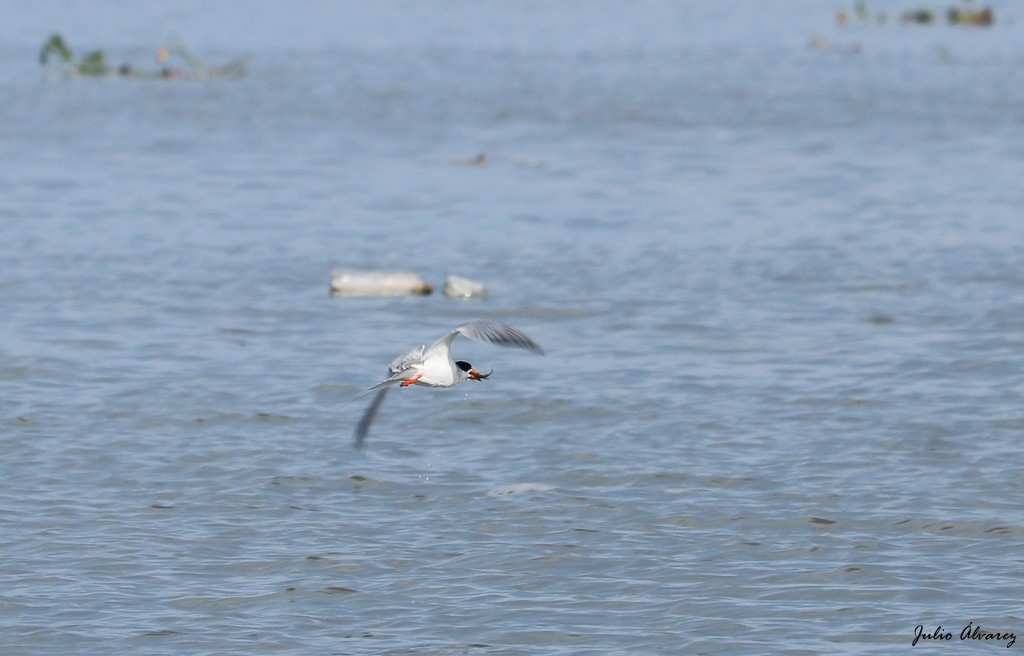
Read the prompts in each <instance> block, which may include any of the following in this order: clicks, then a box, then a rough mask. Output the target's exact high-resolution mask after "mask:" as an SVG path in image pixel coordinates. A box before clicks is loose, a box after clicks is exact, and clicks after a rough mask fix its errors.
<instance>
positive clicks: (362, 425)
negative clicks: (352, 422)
mask: <svg viewBox="0 0 1024 656" xmlns="http://www.w3.org/2000/svg"><path fill="white" fill-rule="evenodd" d="M385 382H387V381H385ZM389 389H391V388H390V387H382V388H381V390H380V391H379V392H377V396H375V397H373V402H372V403H370V405H369V406H367V408H366V411H365V412H363V416H362V417H360V418H359V423H358V424H356V432H355V437H354V439H353V440H352V445H353V446H355V447H356V449H359V450H362V448H363V443H364V442H366V434H367V433H369V432H370V424H372V423H373V419H374V417H376V416H377V411H378V410H380V404H381V403H383V402H384V397H385V396H387V395H388V390H389Z"/></svg>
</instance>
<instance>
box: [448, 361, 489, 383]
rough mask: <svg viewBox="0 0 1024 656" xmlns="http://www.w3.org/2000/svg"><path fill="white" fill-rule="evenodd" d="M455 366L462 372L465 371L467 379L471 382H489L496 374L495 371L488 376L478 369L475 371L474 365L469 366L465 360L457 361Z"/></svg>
mask: <svg viewBox="0 0 1024 656" xmlns="http://www.w3.org/2000/svg"><path fill="white" fill-rule="evenodd" d="M455 366H456V367H458V368H459V369H460V370H462V371H465V372H466V378H469V379H470V380H487V378H488V377H489V376H490V375H491V374H493V373H494V372H493V371H489V372H487V373H486V374H482V373H480V372H479V371H477V370H476V369H474V368H473V365H471V364H469V363H468V362H466V361H465V360H456V361H455Z"/></svg>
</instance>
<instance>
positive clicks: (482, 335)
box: [424, 319, 544, 358]
mask: <svg viewBox="0 0 1024 656" xmlns="http://www.w3.org/2000/svg"><path fill="white" fill-rule="evenodd" d="M459 335H465V336H466V337H468V338H470V339H472V340H474V341H477V342H486V343H488V344H497V345H498V346H512V347H515V348H521V349H527V350H530V351H533V352H534V353H539V354H541V355H543V354H544V349H542V348H541V347H540V344H538V343H537V342H535V341H533V340H532V339H530V338H529V337H527V336H526V334H525V333H524V332H522V331H521V330H519V329H518V328H513V327H512V326H510V325H508V324H504V323H499V322H497V321H489V320H487V319H481V320H479V321H470V322H469V323H464V324H462V325H461V326H459V327H458V328H456V329H454V330H452V331H451V332H450V333H448V334H447V335H445V336H444V337H442V338H441V339H439V340H437V341H436V342H434V344H433V346H431V347H430V348H429V349H427V352H426V353H425V354H424V357H425V358H429V357H430V356H431V354H432V353H436V352H437V351H441V352H442V353H445V352H447V351H448V349H449V348H450V347H451V344H452V340H453V339H455V338H456V337H458V336H459Z"/></svg>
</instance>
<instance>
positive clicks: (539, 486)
mask: <svg viewBox="0 0 1024 656" xmlns="http://www.w3.org/2000/svg"><path fill="white" fill-rule="evenodd" d="M554 489H555V486H554V485H548V484H546V483H515V484H514V485H502V486H501V487H496V488H494V489H493V490H491V491H490V492H488V493H487V496H489V497H503V496H505V495H508V494H522V493H523V492H551V491H552V490H554Z"/></svg>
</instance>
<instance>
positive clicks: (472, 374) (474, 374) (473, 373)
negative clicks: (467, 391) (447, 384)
mask: <svg viewBox="0 0 1024 656" xmlns="http://www.w3.org/2000/svg"><path fill="white" fill-rule="evenodd" d="M493 373H494V369H491V370H490V371H488V372H487V373H486V374H482V373H480V372H479V371H477V370H476V369H470V370H469V379H470V380H487V379H488V378H490V377H491V374H493Z"/></svg>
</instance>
